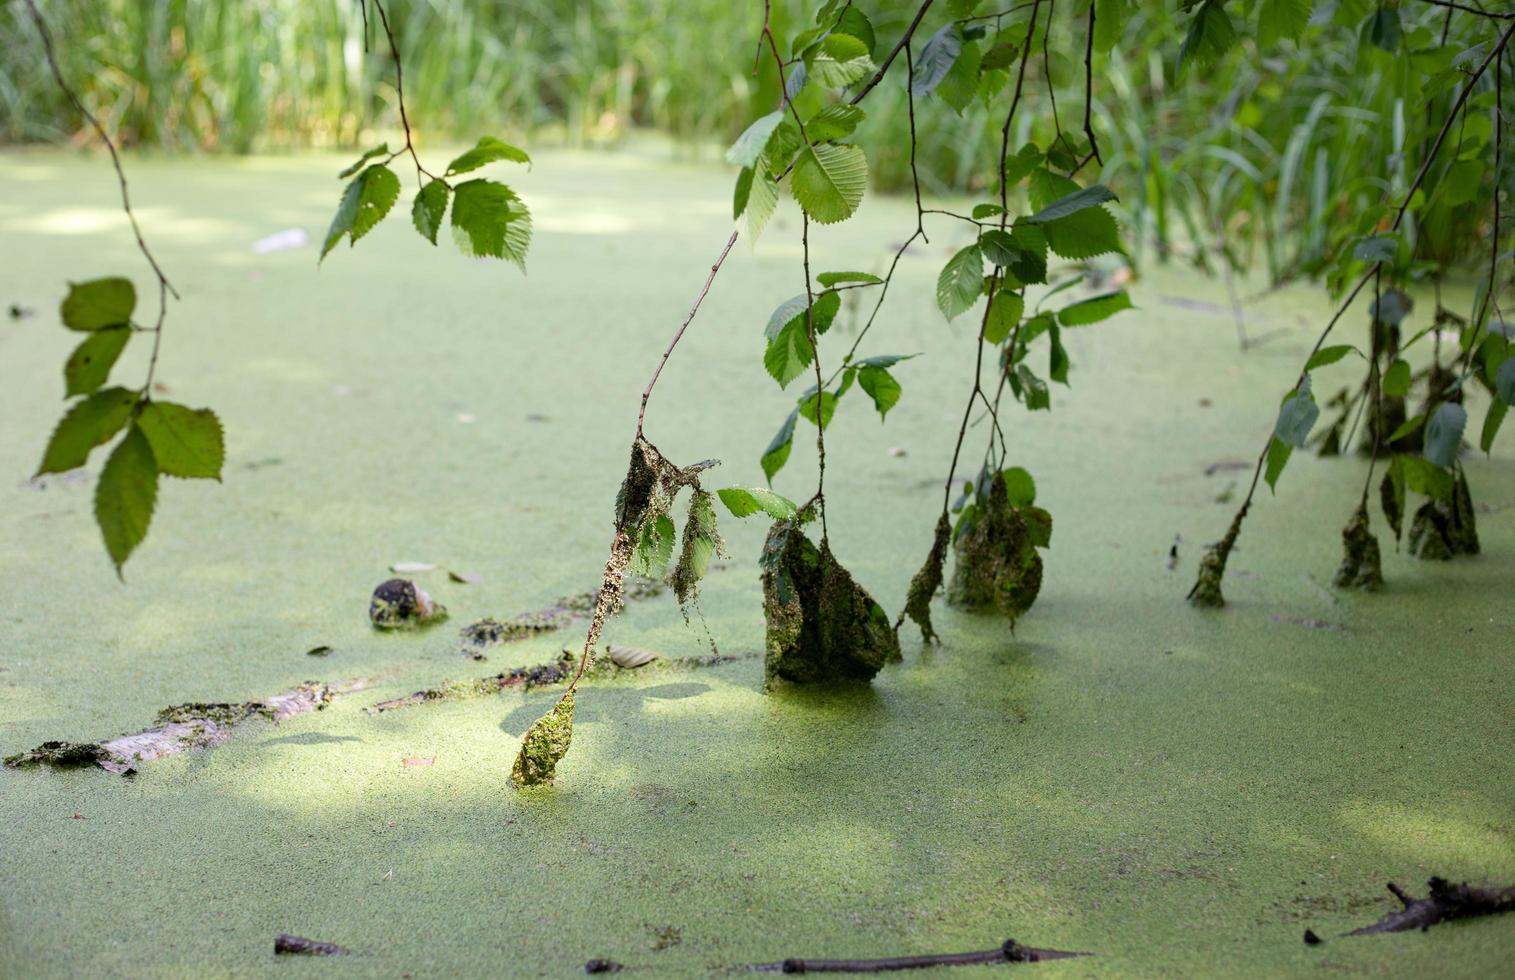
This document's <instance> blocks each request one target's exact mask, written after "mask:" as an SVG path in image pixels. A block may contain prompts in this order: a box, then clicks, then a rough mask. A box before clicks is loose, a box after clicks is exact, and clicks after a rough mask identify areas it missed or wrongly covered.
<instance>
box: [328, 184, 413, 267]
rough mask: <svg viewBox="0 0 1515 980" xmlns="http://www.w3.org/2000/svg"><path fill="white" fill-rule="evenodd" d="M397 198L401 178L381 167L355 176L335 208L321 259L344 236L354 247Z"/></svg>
mask: <svg viewBox="0 0 1515 980" xmlns="http://www.w3.org/2000/svg"><path fill="white" fill-rule="evenodd" d="M399 196H400V178H398V177H396V176H395V174H394V171H393V170H390V169H389V168H388V167H386V166H384V165H383V164H377V163H376V164H374V165H372V166H370V167H369V168H367V169H366V170H364V171H363V172H362V173H360V174H358V176H357V177H356V178H355V179H354V180H353V182H352V183H350V184H348V185H347V190H345V191H344V192H343V193H342V203H341V204H339V205H337V213H336V215H335V216H334V217H333V218H332V219H331V228H330V229H328V230H327V232H326V244H325V245H323V246H322V247H321V258H323V259H324V258H326V254H327V253H328V252H330V251H331V250H332V249H334V248H336V247H337V242H340V241H341V240H342V236H343V235H346V236H347V239H348V242H349V244H351V245H356V244H357V243H358V239H360V238H362V237H363V236H364V235H366V234H368V233H369V232H370V231H372V230H373V226H374V225H376V224H378V223H379V221H380V220H382V219H383V217H384V216H385V215H386V214H388V213H389V209H390V208H392V207H394V204H395V200H396V199H398V198H399Z"/></svg>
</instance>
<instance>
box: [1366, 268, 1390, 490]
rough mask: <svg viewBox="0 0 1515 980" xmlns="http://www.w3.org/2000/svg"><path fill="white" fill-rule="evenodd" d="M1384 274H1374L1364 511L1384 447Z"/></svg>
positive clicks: (1369, 349) (1367, 399)
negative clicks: (1380, 361)
mask: <svg viewBox="0 0 1515 980" xmlns="http://www.w3.org/2000/svg"><path fill="white" fill-rule="evenodd" d="M1382 279H1383V272H1382V269H1380V270H1379V271H1378V272H1375V273H1374V274H1373V336H1372V337H1371V338H1370V340H1369V343H1368V391H1367V394H1366V395H1365V396H1364V401H1370V403H1371V404H1372V406H1373V409H1372V411H1373V424H1372V425H1371V426H1370V428H1371V430H1372V436H1373V446H1372V448H1371V450H1370V451H1369V453H1368V475H1367V478H1366V479H1364V480H1363V483H1362V501H1361V503H1360V506H1361V507H1362V508H1364V509H1366V508H1367V506H1368V490H1369V489H1370V488H1371V487H1372V486H1373V466H1374V464H1375V463H1377V462H1378V450H1379V447H1380V446H1382V445H1383V441H1384V431H1383V378H1382V376H1381V375H1380V374H1379V371H1378V356H1379V354H1378V346H1379V345H1378V336H1379V333H1380V330H1379V327H1380V321H1379V319H1378V311H1379V308H1380V305H1381V303H1382V299H1383V291H1382V289H1381V288H1380V287H1381V285H1382Z"/></svg>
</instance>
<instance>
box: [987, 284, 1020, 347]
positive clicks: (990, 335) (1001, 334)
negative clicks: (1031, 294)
mask: <svg viewBox="0 0 1515 980" xmlns="http://www.w3.org/2000/svg"><path fill="white" fill-rule="evenodd" d="M1025 312H1026V298H1025V297H1024V296H1022V295H1021V294H1020V293H1014V292H1011V291H1010V290H1008V289H1001V290H999V291H997V292H996V293H995V294H994V299H992V300H990V301H989V313H988V319H987V320H985V321H984V340H985V341H987V342H988V343H991V344H996V345H998V344H1002V343H1004V342H1005V338H1006V337H1008V336H1010V331H1012V330H1014V329H1015V325H1016V324H1017V323H1020V322H1021V317H1022V316H1024V315H1025Z"/></svg>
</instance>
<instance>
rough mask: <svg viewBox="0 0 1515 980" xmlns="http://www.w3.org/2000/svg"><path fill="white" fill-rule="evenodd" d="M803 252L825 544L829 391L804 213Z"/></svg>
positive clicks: (827, 535)
mask: <svg viewBox="0 0 1515 980" xmlns="http://www.w3.org/2000/svg"><path fill="white" fill-rule="evenodd" d="M800 249H801V253H802V255H803V261H804V265H805V335H806V337H808V338H809V339H810V356H811V358H812V363H813V364H814V366H815V455H816V459H817V460H818V463H819V468H820V469H819V474H818V475H817V476H816V480H815V496H814V497H812V498H810V499H811V502H813V503H814V504H815V505H816V509H817V510H819V511H820V513H821V544H822V545H823V546H824V545H825V544H826V543H827V542H828V540H829V539H830V532H829V531H828V530H827V528H826V412H825V407H826V398H825V395H826V388H825V382H824V381H822V380H821V345H820V338H819V337H818V336H816V332H815V319H814V311H815V292H814V290H813V288H812V286H811V284H810V216H809V215H808V214H805V213H804V212H803V211H801V212H800Z"/></svg>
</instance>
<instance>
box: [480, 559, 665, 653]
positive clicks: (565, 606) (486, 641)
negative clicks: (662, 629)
mask: <svg viewBox="0 0 1515 980" xmlns="http://www.w3.org/2000/svg"><path fill="white" fill-rule="evenodd" d="M663 590H664V586H663V583H661V582H659V581H657V580H656V579H650V578H644V577H642V576H632V577H630V578H628V579H627V581H626V585H625V588H624V589H623V591H622V595H623V597H624V598H626V599H651V598H652V597H654V596H659V595H662V594H663ZM599 598H600V593H599V590H598V589H594V590H591V591H589V592H580V593H579V594H577V595H571V596H564V597H563V598H561V599H559V600H558V601H557V602H555V603H553V604H552V605H550V606H548V607H547V608H546V609H539V610H537V611H536V612H529V613H521V614H520V615H518V616H516V617H515V618H513V619H505V620H500V619H495V618H494V617H492V616H486V617H485V618H484V619H481V620H479V621H478V622H476V623H470V624H468V625H467V626H465V627H463V632H462V638H463V645H462V648H463V653H464V654H465V655H467V656H468V657H470V658H471V659H473V660H483V659H484V651H485V650H488V649H489V648H490V647H493V646H498V645H499V644H501V643H510V642H512V641H514V640H521V639H525V638H526V637H528V636H535V635H537V634H538V633H550V632H552V631H553V630H558V629H562V628H563V627H564V626H567V625H569V624H570V623H572V622H573V621H574V620H577V619H581V618H583V617H586V616H589V615H590V614H591V613H593V612H594V606H595V603H596V602H597V601H599Z"/></svg>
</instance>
